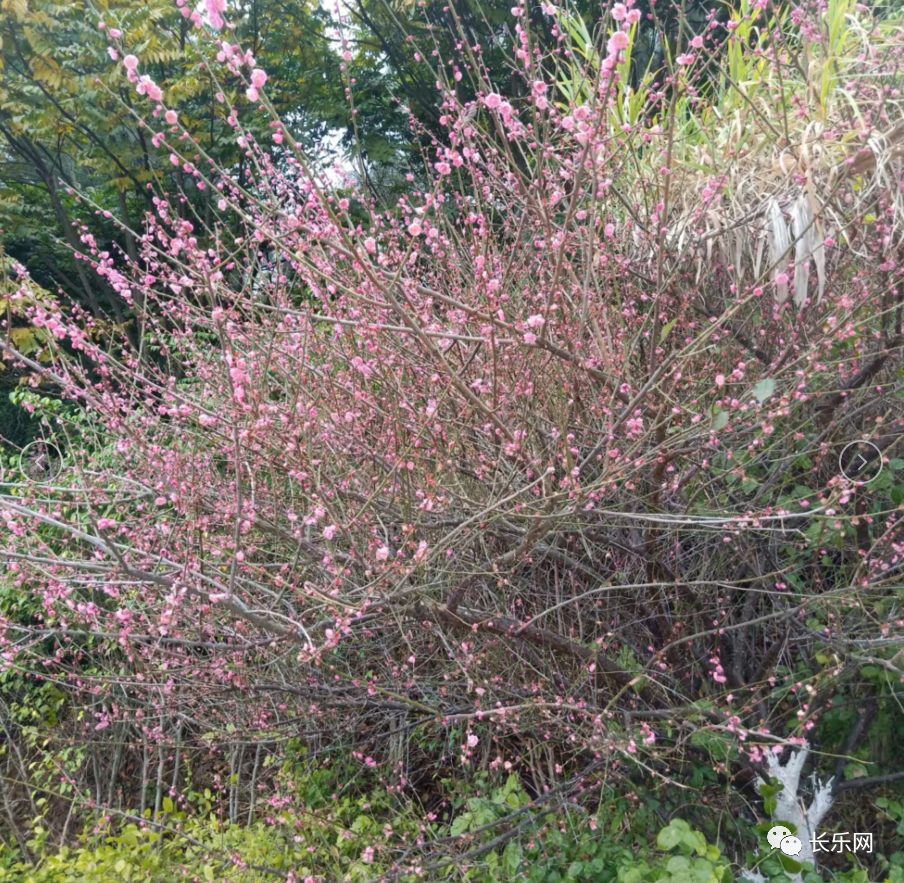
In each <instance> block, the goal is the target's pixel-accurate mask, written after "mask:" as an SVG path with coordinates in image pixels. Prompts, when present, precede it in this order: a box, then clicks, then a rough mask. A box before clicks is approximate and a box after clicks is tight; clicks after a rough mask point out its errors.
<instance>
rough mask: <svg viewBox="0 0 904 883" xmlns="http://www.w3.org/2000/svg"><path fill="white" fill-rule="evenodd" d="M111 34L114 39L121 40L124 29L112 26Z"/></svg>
mask: <svg viewBox="0 0 904 883" xmlns="http://www.w3.org/2000/svg"><path fill="white" fill-rule="evenodd" d="M110 36H111V37H112V38H113V39H114V40H120V39H122V31H121V30H119V28H110Z"/></svg>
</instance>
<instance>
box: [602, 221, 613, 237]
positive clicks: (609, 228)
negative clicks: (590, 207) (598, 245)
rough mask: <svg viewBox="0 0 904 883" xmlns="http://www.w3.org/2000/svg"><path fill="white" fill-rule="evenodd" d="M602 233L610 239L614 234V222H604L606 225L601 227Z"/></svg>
mask: <svg viewBox="0 0 904 883" xmlns="http://www.w3.org/2000/svg"><path fill="white" fill-rule="evenodd" d="M603 233H604V234H605V235H606V238H607V239H611V238H612V237H613V236H615V224H606V226H605V227H603Z"/></svg>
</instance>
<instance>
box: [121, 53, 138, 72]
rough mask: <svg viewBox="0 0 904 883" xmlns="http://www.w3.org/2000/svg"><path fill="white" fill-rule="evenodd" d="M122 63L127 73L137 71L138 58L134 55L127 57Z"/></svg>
mask: <svg viewBox="0 0 904 883" xmlns="http://www.w3.org/2000/svg"><path fill="white" fill-rule="evenodd" d="M122 63H123V65H124V66H125V69H126V70H128V71H134V70H137V69H138V57H137V56H135V55H127V56H126V57H125V58H124V59H123V60H122Z"/></svg>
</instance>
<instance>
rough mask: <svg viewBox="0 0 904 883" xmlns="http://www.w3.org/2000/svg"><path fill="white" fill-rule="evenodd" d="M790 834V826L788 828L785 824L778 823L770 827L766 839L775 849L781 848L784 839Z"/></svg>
mask: <svg viewBox="0 0 904 883" xmlns="http://www.w3.org/2000/svg"><path fill="white" fill-rule="evenodd" d="M790 836H791V831H790V829H789V828H786V827H785V826H784V825H776V826H775V827H774V828H771V829H770V831H769V833H768V834H767V835H766V839H767V840H768V841H769V845H770V846H771V847H772V848H773V849H779V848H780V847H781V845H782V840H784V839H785V838H786V837H790Z"/></svg>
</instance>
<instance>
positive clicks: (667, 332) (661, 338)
mask: <svg viewBox="0 0 904 883" xmlns="http://www.w3.org/2000/svg"><path fill="white" fill-rule="evenodd" d="M677 321H678V320H677V319H672V321H671V322H669V323H668V324H667V325H663V326H662V331H660V332H659V342H660V343H662V342H663V341H664V340H665V339H666V338H667V337H668V336H669V335H670V334H671V333H672V329H673V328H674V327H675V323H676V322H677ZM902 466H904V461H902Z"/></svg>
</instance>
